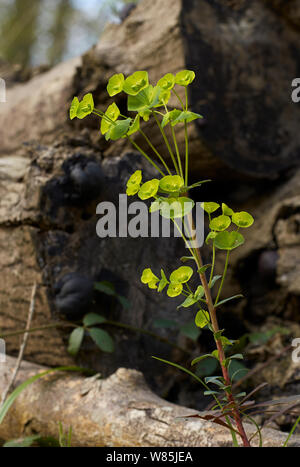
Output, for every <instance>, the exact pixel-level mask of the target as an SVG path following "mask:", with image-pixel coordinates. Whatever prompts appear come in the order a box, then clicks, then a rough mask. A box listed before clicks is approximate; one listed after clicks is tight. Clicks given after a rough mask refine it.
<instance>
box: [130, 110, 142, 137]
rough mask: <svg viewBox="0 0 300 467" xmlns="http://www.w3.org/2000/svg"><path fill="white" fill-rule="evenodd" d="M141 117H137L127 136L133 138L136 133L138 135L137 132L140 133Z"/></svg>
mask: <svg viewBox="0 0 300 467" xmlns="http://www.w3.org/2000/svg"><path fill="white" fill-rule="evenodd" d="M140 118H141V117H140V115H139V114H137V115H136V116H135V119H134V120H133V122H132V124H131V125H130V127H129V130H128V133H127V136H131V135H133V134H134V133H136V132H137V131H139V129H140Z"/></svg>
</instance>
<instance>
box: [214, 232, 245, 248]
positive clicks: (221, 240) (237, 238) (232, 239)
mask: <svg viewBox="0 0 300 467" xmlns="http://www.w3.org/2000/svg"><path fill="white" fill-rule="evenodd" d="M244 241H245V239H244V237H243V235H242V234H240V233H239V232H236V231H233V232H227V231H225V232H219V233H218V234H217V235H216V238H215V246H216V247H217V248H219V250H233V249H234V248H237V247H239V246H240V245H242V244H243V243H244Z"/></svg>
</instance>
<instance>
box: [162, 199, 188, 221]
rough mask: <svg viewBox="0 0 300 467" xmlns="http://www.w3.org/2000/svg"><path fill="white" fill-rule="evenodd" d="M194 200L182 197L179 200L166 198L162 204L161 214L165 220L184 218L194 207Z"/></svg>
mask: <svg viewBox="0 0 300 467" xmlns="http://www.w3.org/2000/svg"><path fill="white" fill-rule="evenodd" d="M194 205H195V203H194V201H193V200H192V199H190V198H186V197H184V196H180V197H178V198H166V199H164V201H161V202H160V213H161V215H162V217H164V218H165V219H177V218H180V217H184V216H185V215H186V214H188V213H189V212H190V211H191V210H192V209H193V207H194Z"/></svg>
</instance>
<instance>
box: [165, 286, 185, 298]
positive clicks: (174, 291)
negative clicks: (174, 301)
mask: <svg viewBox="0 0 300 467" xmlns="http://www.w3.org/2000/svg"><path fill="white" fill-rule="evenodd" d="M182 289H183V286H182V284H177V283H176V282H171V284H170V285H169V287H168V290H167V295H168V296H169V297H171V298H173V297H178V295H181V292H182Z"/></svg>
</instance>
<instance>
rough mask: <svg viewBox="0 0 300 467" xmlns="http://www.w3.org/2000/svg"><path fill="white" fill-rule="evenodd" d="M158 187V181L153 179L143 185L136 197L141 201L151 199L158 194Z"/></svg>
mask: <svg viewBox="0 0 300 467" xmlns="http://www.w3.org/2000/svg"><path fill="white" fill-rule="evenodd" d="M158 187H159V180H157V179H156V178H153V180H149V182H146V183H144V184H143V185H142V186H141V188H140V189H139V192H138V197H139V198H140V199H141V200H145V199H149V198H152V197H153V196H155V195H156V193H157V192H158Z"/></svg>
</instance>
